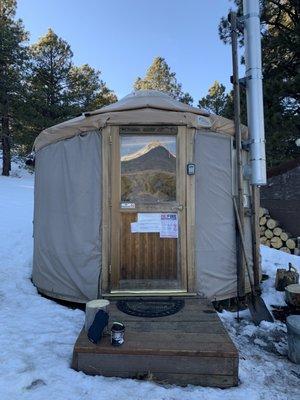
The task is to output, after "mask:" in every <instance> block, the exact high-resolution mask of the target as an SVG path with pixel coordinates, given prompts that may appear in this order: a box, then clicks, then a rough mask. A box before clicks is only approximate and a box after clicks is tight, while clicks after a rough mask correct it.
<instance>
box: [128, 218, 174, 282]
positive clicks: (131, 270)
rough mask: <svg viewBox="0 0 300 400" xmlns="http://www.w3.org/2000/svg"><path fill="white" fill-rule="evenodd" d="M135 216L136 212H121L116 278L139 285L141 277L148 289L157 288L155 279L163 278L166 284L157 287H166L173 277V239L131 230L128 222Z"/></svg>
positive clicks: (132, 220)
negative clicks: (118, 274) (118, 263)
mask: <svg viewBox="0 0 300 400" xmlns="http://www.w3.org/2000/svg"><path fill="white" fill-rule="evenodd" d="M136 220H137V213H132V212H131V213H124V212H123V213H121V238H120V242H121V266H120V268H121V274H120V278H121V279H123V280H133V279H134V280H136V281H135V282H133V284H134V283H136V284H138V283H139V281H140V284H141V285H142V284H143V280H145V281H147V282H144V284H147V288H148V289H157V288H158V287H155V285H154V284H155V283H157V282H156V280H159V279H161V280H166V281H165V284H166V286H165V287H160V288H161V289H163V288H168V281H169V280H172V279H174V280H175V279H176V277H177V251H176V247H177V246H176V239H168V238H165V239H162V238H160V237H159V233H147V234H145V233H142V234H139V233H131V229H130V224H131V223H132V222H135V221H136ZM162 254H165V255H166V256H165V257H163V256H162ZM157 265H159V268H158V267H157ZM176 287H177V286H176ZM138 288H139V287H138V286H137V287H136V289H138ZM128 289H130V287H128Z"/></svg>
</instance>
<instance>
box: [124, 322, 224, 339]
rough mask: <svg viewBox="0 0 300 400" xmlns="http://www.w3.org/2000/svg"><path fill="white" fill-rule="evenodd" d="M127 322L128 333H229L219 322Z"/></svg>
mask: <svg viewBox="0 0 300 400" xmlns="http://www.w3.org/2000/svg"><path fill="white" fill-rule="evenodd" d="M157 320H158V321H155V322H153V321H151V322H149V321H145V320H142V321H126V332H130V331H132V332H167V331H179V332H181V333H183V334H184V333H192V332H195V333H199V332H201V334H206V335H207V336H209V335H211V334H226V335H227V332H226V330H225V328H224V327H223V325H222V324H220V323H219V321H213V322H207V321H194V322H193V323H192V324H190V323H186V322H180V321H179V322H178V321H175V322H174V321H172V322H166V321H160V319H159V318H157Z"/></svg>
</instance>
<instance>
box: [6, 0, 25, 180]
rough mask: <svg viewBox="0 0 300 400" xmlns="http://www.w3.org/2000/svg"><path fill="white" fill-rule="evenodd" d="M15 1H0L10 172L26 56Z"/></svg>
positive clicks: (23, 37) (7, 151)
mask: <svg viewBox="0 0 300 400" xmlns="http://www.w3.org/2000/svg"><path fill="white" fill-rule="evenodd" d="M15 14H16V1H15V0H1V2H0V115H1V143H2V150H3V167H2V175H6V176H8V175H9V171H10V163H11V161H10V160H11V154H10V152H11V131H13V127H14V123H15V119H16V118H17V116H16V109H17V108H18V107H17V106H18V104H19V102H20V101H21V98H22V83H23V76H22V74H23V71H24V69H25V63H26V59H27V49H26V46H25V44H26V40H27V33H26V32H25V30H24V27H23V24H22V21H21V20H15Z"/></svg>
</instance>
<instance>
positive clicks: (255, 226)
mask: <svg viewBox="0 0 300 400" xmlns="http://www.w3.org/2000/svg"><path fill="white" fill-rule="evenodd" d="M250 186H251V188H252V193H251V194H252V257H253V286H254V290H255V292H256V293H259V292H260V287H259V284H260V273H259V271H260V254H259V246H260V238H259V237H260V228H259V206H260V193H259V187H258V186H256V185H250Z"/></svg>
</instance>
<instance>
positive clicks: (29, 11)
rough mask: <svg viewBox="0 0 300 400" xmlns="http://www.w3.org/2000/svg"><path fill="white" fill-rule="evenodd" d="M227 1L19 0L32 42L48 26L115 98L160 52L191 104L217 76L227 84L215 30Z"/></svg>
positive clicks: (225, 53)
mask: <svg viewBox="0 0 300 400" xmlns="http://www.w3.org/2000/svg"><path fill="white" fill-rule="evenodd" d="M232 6H233V3H232V1H230V0H85V1H82V0H18V10H17V17H19V18H21V19H22V20H23V22H24V25H25V28H26V30H27V31H29V33H30V42H31V43H34V42H35V41H37V40H38V38H39V37H41V36H43V35H44V34H45V33H46V32H47V30H48V28H52V29H53V30H54V31H55V32H56V33H57V34H58V35H59V36H60V37H62V38H63V39H65V40H66V41H67V42H68V43H69V44H70V45H71V49H72V51H73V53H74V58H73V61H74V63H75V65H82V64H84V63H88V64H89V65H91V66H92V67H93V68H96V69H98V70H100V71H101V73H102V74H101V78H102V79H103V80H104V81H105V82H106V83H107V85H108V87H109V88H110V89H112V90H114V91H115V93H116V94H117V96H118V97H119V98H122V97H123V96H125V95H126V94H128V93H130V92H131V91H132V90H133V83H134V81H135V80H136V78H137V77H138V76H141V77H143V76H144V75H145V73H146V71H147V68H148V67H149V66H150V65H151V63H152V61H153V58H154V57H157V56H161V57H164V58H165V59H166V61H167V63H168V65H169V66H170V68H171V70H172V71H173V72H176V77H177V80H178V82H180V83H182V87H183V90H184V91H187V92H189V93H190V94H191V95H192V97H193V98H194V104H197V103H198V100H199V98H201V97H203V96H205V95H206V94H207V92H208V89H209V87H210V86H211V85H212V84H213V82H214V81H215V80H217V81H219V82H221V83H223V84H224V85H225V86H226V88H227V90H229V89H230V88H231V84H230V75H231V68H232V67H231V50H230V46H228V45H224V44H223V43H222V42H221V40H220V39H219V37H218V24H219V21H220V18H221V17H222V16H225V15H227V14H228V10H229V8H230V7H232Z"/></svg>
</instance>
